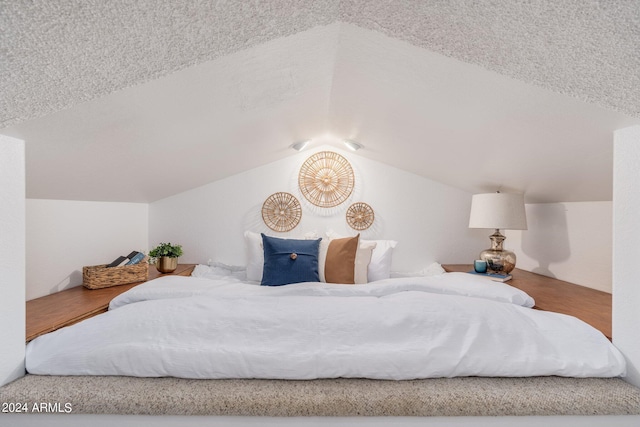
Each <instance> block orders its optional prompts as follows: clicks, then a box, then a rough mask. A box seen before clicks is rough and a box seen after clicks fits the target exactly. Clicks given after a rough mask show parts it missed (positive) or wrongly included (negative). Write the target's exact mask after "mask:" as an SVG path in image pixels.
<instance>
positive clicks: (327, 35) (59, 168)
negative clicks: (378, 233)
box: [0, 0, 640, 202]
mask: <svg viewBox="0 0 640 427" xmlns="http://www.w3.org/2000/svg"><path fill="white" fill-rule="evenodd" d="M639 46H640V2H637V1H632V0H630V1H622V0H617V1H602V2H595V1H592V2H586V1H583V0H573V1H570V0H564V1H536V2H514V1H507V0H505V1H502V2H498V1H486V2H484V1H483V2H477V1H402V2H386V1H338V0H335V1H321V0H315V1H314V0H308V1H275V0H274V1H256V2H240V1H237V2H236V1H228V2H221V1H184V2H147V1H123V0H120V1H118V0H116V1H108V2H104V1H97V0H93V1H71V0H69V1H61V2H51V1H29V2H25V1H21V0H16V1H7V0H2V1H0V128H3V129H0V133H5V134H7V135H11V136H16V137H19V138H23V139H25V140H26V141H27V196H28V197H33V198H60V199H79V200H113V201H140V202H148V201H153V200H157V199H159V198H162V197H166V196H168V195H171V194H175V193H177V192H180V191H184V190H186V189H189V188H193V187H195V186H198V185H203V184H205V183H207V182H211V181H214V180H217V179H221V178H224V177H226V176H229V175H231V174H234V173H238V172H241V171H243V170H246V169H248V168H253V167H256V166H259V165H261V164H265V163H267V162H269V161H273V160H276V159H278V158H283V157H285V156H287V155H289V152H290V150H287V149H286V146H287V145H288V144H290V143H291V142H293V141H296V140H300V139H306V138H308V137H310V136H317V135H320V134H323V133H325V132H328V131H329V132H332V133H334V134H335V135H336V136H341V137H351V138H355V139H358V140H359V141H361V142H363V143H364V144H365V146H366V148H367V149H366V150H362V151H361V152H360V153H361V154H362V155H363V156H367V157H370V158H373V159H376V160H380V161H383V162H386V163H389V164H391V165H393V166H396V167H399V168H402V169H405V170H408V171H412V172H415V173H417V174H420V175H422V176H426V177H429V178H432V179H435V180H438V181H441V182H444V183H447V184H450V185H454V186H457V187H459V188H463V189H466V190H468V191H491V190H493V189H495V188H503V189H504V190H515V191H522V192H525V194H526V195H527V200H528V201H529V202H551V201H580V200H610V198H611V167H612V156H611V148H612V147H611V143H612V141H611V139H612V138H611V132H612V131H613V130H615V129H617V128H620V127H624V126H629V125H632V124H638V123H639V122H640V121H639V120H638V119H639V118H640V55H638V50H639ZM447 57H448V58H447ZM479 152H480V153H484V154H485V155H486V153H499V156H500V157H499V159H500V160H503V159H507V160H508V161H506V162H502V164H501V166H500V167H495V166H494V163H492V162H482V163H479V162H478V161H477V158H478V157H477V156H478V153H479ZM442 159H445V161H442ZM452 164H456V165H458V166H459V168H457V169H456V168H452V167H451V165H452ZM168 168H171V170H172V171H173V172H174V173H173V176H174V177H175V178H174V179H172V180H171V181H170V182H169V183H165V184H163V185H162V186H158V185H157V180H156V179H154V176H157V175H159V174H162V173H163V171H166V170H167V169H168ZM131 183H135V185H131Z"/></svg>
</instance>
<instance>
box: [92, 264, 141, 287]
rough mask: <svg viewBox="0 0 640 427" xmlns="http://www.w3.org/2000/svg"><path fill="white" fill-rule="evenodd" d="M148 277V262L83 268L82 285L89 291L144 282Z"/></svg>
mask: <svg viewBox="0 0 640 427" xmlns="http://www.w3.org/2000/svg"><path fill="white" fill-rule="evenodd" d="M148 277H149V264H147V262H146V261H143V262H141V263H139V264H134V265H123V266H122V267H107V266H106V264H104V265H94V266H90V267H82V285H83V286H84V287H85V288H88V289H102V288H108V287H110V286H117V285H126V284H128V283H134V282H144V281H146V280H147V279H148Z"/></svg>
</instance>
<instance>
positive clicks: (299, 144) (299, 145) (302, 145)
mask: <svg viewBox="0 0 640 427" xmlns="http://www.w3.org/2000/svg"><path fill="white" fill-rule="evenodd" d="M310 142H311V140H310V139H307V140H305V141H298V142H294V143H293V144H291V145H290V146H289V147H291V148H293V149H294V150H296V151H302V150H304V149H305V148H306V147H307V145H309V143H310Z"/></svg>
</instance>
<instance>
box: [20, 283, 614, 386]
mask: <svg viewBox="0 0 640 427" xmlns="http://www.w3.org/2000/svg"><path fill="white" fill-rule="evenodd" d="M214 279H216V278H215V277H214ZM533 303H534V302H533V300H532V299H531V298H530V297H529V296H528V295H527V294H525V293H523V292H521V291H519V290H517V289H514V288H512V287H510V286H508V285H506V284H501V283H495V282H491V281H488V280H486V279H484V278H480V277H475V276H471V275H468V274H465V273H448V274H442V275H438V276H432V277H420V278H400V279H389V280H384V281H379V282H374V283H370V284H367V285H352V286H345V285H332V284H324V283H302V284H295V285H288V286H281V287H261V286H256V285H255V284H248V283H243V282H241V281H240V280H238V279H235V278H233V277H222V278H217V280H212V279H206V278H195V277H181V276H167V277H163V278H160V279H156V280H152V281H150V282H148V283H145V284H143V285H140V286H138V287H136V288H134V289H132V290H130V291H128V292H126V293H124V294H122V295H120V296H119V297H117V298H116V299H114V300H113V301H112V303H111V307H110V308H111V309H110V311H109V312H107V313H104V314H102V315H99V316H96V317H93V318H91V319H88V320H85V321H84V322H81V323H78V324H76V325H73V326H70V327H67V328H64V329H60V330H58V331H55V332H52V333H50V334H47V335H44V336H41V337H39V338H37V339H35V340H34V341H32V342H30V343H29V344H28V346H27V353H26V365H27V370H28V371H29V372H30V373H32V374H50V375H129V376H139V377H159V376H174V377H183V378H282V379H314V378H337V377H365V378H375V379H395V380H402V379H415V378H433V377H455V376H504V377H511V376H540V375H560V376H572V377H612V376H621V375H624V373H625V362H624V358H623V356H622V355H621V354H620V353H619V352H618V350H617V349H616V348H615V347H614V346H613V345H612V344H611V343H610V342H609V341H608V340H607V339H606V338H605V337H604V336H603V335H602V334H601V333H600V332H598V331H597V330H595V329H593V328H592V327H591V326H589V325H587V324H585V323H583V322H582V321H580V320H578V319H575V318H573V317H570V316H565V315H561V314H556V313H549V312H542V311H538V310H533V309H530V308H527V307H531V306H533Z"/></svg>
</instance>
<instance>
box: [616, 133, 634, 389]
mask: <svg viewBox="0 0 640 427" xmlns="http://www.w3.org/2000/svg"><path fill="white" fill-rule="evenodd" d="M613 158H614V173H613V236H614V237H613V325H612V326H613V343H614V344H615V345H616V346H617V347H618V348H619V349H620V351H622V353H623V354H624V355H625V357H626V359H627V375H628V376H627V380H628V381H629V382H630V383H632V384H634V385H636V386H639V387H640V339H639V335H638V325H640V309H639V307H640V274H639V273H640V263H639V262H638V260H640V167H638V165H640V126H634V127H630V128H626V129H622V130H619V131H616V132H615V134H614V150H613Z"/></svg>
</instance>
